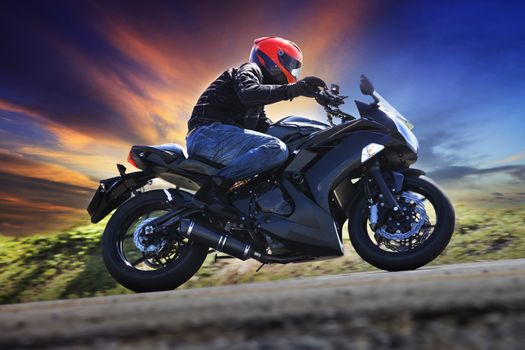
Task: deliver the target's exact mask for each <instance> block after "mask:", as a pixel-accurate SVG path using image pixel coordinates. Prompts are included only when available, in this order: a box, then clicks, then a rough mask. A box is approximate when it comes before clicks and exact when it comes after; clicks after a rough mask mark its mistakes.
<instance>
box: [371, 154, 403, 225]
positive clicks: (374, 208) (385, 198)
mask: <svg viewBox="0 0 525 350" xmlns="http://www.w3.org/2000/svg"><path fill="white" fill-rule="evenodd" d="M368 170H369V174H370V176H368V177H367V181H366V182H365V184H366V190H367V192H368V201H369V203H370V206H369V208H370V226H371V227H372V229H375V226H376V225H377V223H378V221H379V211H380V210H381V211H384V210H385V209H386V210H388V209H391V210H392V211H393V212H394V215H395V214H396V213H400V210H399V203H398V202H397V199H396V197H395V196H394V194H396V193H401V191H402V190H403V180H404V175H403V174H402V173H399V172H395V171H391V172H390V175H391V176H390V177H391V181H389V184H387V183H386V181H385V177H384V175H383V172H382V171H381V168H380V166H379V162H378V161H377V160H376V161H375V162H374V163H373V164H372V166H370V167H369V168H368ZM370 184H374V185H375V190H374V191H373V190H372V189H371V186H370ZM377 192H379V193H378V194H379V195H378V197H379V202H377V203H375V202H374V197H375V195H377Z"/></svg>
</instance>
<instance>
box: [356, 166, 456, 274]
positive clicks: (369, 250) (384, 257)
mask: <svg viewBox="0 0 525 350" xmlns="http://www.w3.org/2000/svg"><path fill="white" fill-rule="evenodd" d="M403 187H404V188H403V190H405V188H408V189H410V188H411V189H416V190H419V191H423V192H424V193H426V197H427V199H428V200H429V201H430V202H431V203H432V205H433V206H434V208H435V210H436V213H437V214H438V215H439V220H438V222H437V224H436V227H435V229H434V231H433V232H432V234H431V235H430V236H429V237H428V239H427V240H426V241H425V242H423V243H422V244H421V245H420V246H418V247H416V248H414V249H413V250H410V251H406V252H389V251H385V250H382V249H380V248H379V247H378V246H377V245H376V244H374V242H372V240H371V239H370V238H369V236H368V232H367V228H366V227H367V225H368V200H367V198H366V195H365V194H364V193H363V194H361V197H360V198H358V199H357V200H356V202H355V204H354V207H353V208H352V211H351V213H352V217H351V218H350V222H349V224H348V231H349V236H350V241H351V242H352V245H353V247H354V249H355V251H356V252H357V254H359V256H360V257H361V258H362V259H363V260H365V261H366V262H368V263H369V264H371V265H373V266H375V267H377V268H379V269H382V270H387V271H403V270H414V269H417V268H419V267H421V266H424V265H426V264H428V263H429V262H431V261H432V260H434V259H435V258H436V257H437V256H438V255H439V254H441V252H442V251H443V250H444V249H445V248H446V246H447V244H448V243H449V242H450V239H451V237H452V233H453V232H454V225H455V213H454V208H453V207H452V204H451V203H450V201H449V199H448V198H447V197H446V196H445V194H444V193H443V192H442V191H441V190H440V189H439V187H438V186H437V185H436V184H435V183H434V182H433V181H432V180H431V179H429V178H427V177H425V176H421V177H407V178H405V184H404V186H403Z"/></svg>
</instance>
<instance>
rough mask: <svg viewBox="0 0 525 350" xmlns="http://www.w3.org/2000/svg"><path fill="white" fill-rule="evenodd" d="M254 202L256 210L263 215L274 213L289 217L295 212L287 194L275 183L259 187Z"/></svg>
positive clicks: (253, 198)
mask: <svg viewBox="0 0 525 350" xmlns="http://www.w3.org/2000/svg"><path fill="white" fill-rule="evenodd" d="M252 200H253V201H254V202H255V206H256V208H253V207H252V210H253V209H255V210H259V211H261V212H263V213H274V214H278V215H283V216H288V215H291V214H292V212H293V206H292V203H291V200H290V199H288V198H287V196H286V195H285V192H284V191H283V189H282V188H281V186H280V185H279V184H276V183H274V182H264V183H262V184H261V185H259V186H257V188H256V190H255V193H254V196H253V197H252Z"/></svg>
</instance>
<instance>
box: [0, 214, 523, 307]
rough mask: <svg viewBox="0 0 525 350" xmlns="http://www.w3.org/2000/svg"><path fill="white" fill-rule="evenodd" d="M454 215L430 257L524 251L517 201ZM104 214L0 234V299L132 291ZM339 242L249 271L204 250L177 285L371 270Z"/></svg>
mask: <svg viewBox="0 0 525 350" xmlns="http://www.w3.org/2000/svg"><path fill="white" fill-rule="evenodd" d="M456 216H457V218H456V221H457V223H456V232H455V234H454V237H453V238H452V241H451V243H450V245H449V246H448V248H447V249H446V251H445V252H444V253H443V254H442V255H441V256H440V257H439V258H438V259H436V260H435V261H434V262H433V263H432V264H450V263H460V262H472V261H481V260H496V259H512V258H523V257H525V225H524V224H525V206H517V207H513V208H506V209H488V208H471V207H466V206H464V205H456ZM105 222H106V220H105V221H104V222H102V223H100V224H97V225H89V226H84V227H78V228H76V229H72V230H69V231H68V232H64V233H59V234H55V235H40V236H30V237H22V238H13V237H6V236H0V285H1V290H0V303H2V304H6V303H19V302H29V301H37V300H52V299H67V298H78V297H89V296H101V295H111V294H125V293H132V292H131V291H129V290H127V289H125V288H124V287H122V286H120V285H118V284H117V283H116V282H115V281H114V280H113V279H112V278H111V276H109V274H108V273H107V272H106V270H105V267H104V265H103V263H102V259H101V256H100V251H99V244H100V238H101V234H102V230H103V228H104V225H105ZM345 230H346V229H345ZM346 238H347V237H345V239H346ZM345 244H346V255H345V256H344V257H341V258H337V259H333V260H325V261H318V262H312V263H302V264H290V265H285V266H283V265H271V266H265V267H263V268H262V270H260V271H259V272H257V273H256V272H255V270H256V269H257V268H258V267H259V265H260V264H259V263H257V262H256V261H253V260H250V261H247V262H240V261H237V260H233V259H227V260H224V259H220V260H215V259H214V255H213V254H210V255H209V256H208V259H207V260H206V262H205V264H204V266H203V267H202V268H201V270H200V271H199V273H198V274H197V275H196V276H194V277H193V278H192V279H191V280H190V281H188V282H187V283H186V284H185V285H183V286H182V287H181V288H195V287H203V286H217V285H223V284H236V283H246V282H253V281H269V280H277V279H286V278H294V277H304V276H316V275H323V274H341V273H349V272H356V271H367V270H374V268H373V267H371V266H369V265H368V264H366V263H365V262H363V261H362V260H361V259H360V258H359V257H358V256H357V255H356V254H355V252H353V250H352V249H351V247H350V246H349V244H348V240H347V239H346V242H345Z"/></svg>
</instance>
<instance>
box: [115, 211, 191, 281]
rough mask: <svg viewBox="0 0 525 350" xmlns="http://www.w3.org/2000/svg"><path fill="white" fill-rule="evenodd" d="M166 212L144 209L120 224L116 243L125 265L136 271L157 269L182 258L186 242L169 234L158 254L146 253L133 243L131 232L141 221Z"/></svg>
mask: <svg viewBox="0 0 525 350" xmlns="http://www.w3.org/2000/svg"><path fill="white" fill-rule="evenodd" d="M167 212H168V210H166V209H165V208H148V209H144V210H142V211H141V212H140V213H138V215H135V216H134V217H131V218H129V219H128V220H126V223H124V224H123V225H122V227H121V230H120V233H119V235H118V239H117V242H116V245H117V252H118V255H119V257H120V259H121V260H122V261H123V263H124V264H125V265H126V266H128V267H129V268H132V269H134V270H138V271H159V270H162V269H165V268H167V267H168V265H170V264H172V263H174V262H175V261H177V260H179V259H181V258H182V256H183V255H184V252H185V251H186V250H187V248H188V247H187V245H188V242H186V241H178V240H176V239H175V238H174V237H170V235H169V234H168V236H166V239H167V240H168V242H167V244H166V245H165V247H164V248H163V249H162V251H161V252H159V254H148V255H146V254H144V253H143V252H142V251H141V250H140V249H139V248H137V246H136V245H135V243H134V236H133V234H134V233H135V231H136V230H137V228H138V227H139V226H140V225H141V223H143V222H144V221H145V220H150V219H153V218H157V217H159V216H161V215H163V214H165V213H167Z"/></svg>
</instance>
